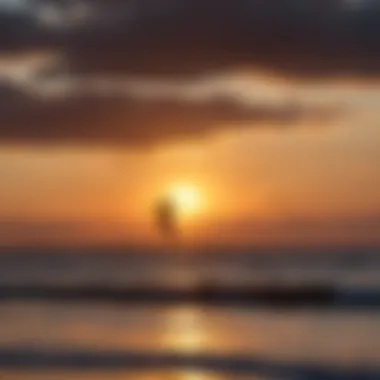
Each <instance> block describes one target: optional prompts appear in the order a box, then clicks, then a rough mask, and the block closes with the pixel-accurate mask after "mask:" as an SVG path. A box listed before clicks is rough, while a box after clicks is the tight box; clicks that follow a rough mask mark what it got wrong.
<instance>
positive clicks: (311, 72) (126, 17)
mask: <svg viewBox="0 0 380 380" xmlns="http://www.w3.org/2000/svg"><path fill="white" fill-rule="evenodd" d="M6 3H9V4H10V2H9V1H8V2H5V4H6ZM23 3H24V6H21V5H19V6H18V7H16V6H13V7H11V6H10V5H8V6H4V5H3V6H2V7H0V36H1V37H0V49H1V50H2V51H10V50H12V49H13V50H14V49H29V50H31V49H43V48H49V49H56V50H58V51H60V52H61V53H62V54H63V55H64V56H65V58H66V59H67V63H68V65H69V66H70V68H71V70H73V71H74V72H79V73H83V72H85V73H88V72H96V73H110V72H111V73H114V72H115V71H119V72H123V73H128V74H131V73H132V74H133V73H138V74H166V75H174V74H177V75H188V74H194V73H204V72H210V71H217V70H226V69H234V68H236V67H241V66H244V67H246V66H248V67H253V68H261V69H265V70H273V71H276V72H278V73H281V74H284V75H293V76H301V77H302V76H326V75H364V76H374V75H376V76H377V75H378V74H379V72H380V40H379V35H380V22H379V21H380V6H379V3H378V2H376V1H362V2H355V3H354V2H352V1H347V0H270V1H266V0H234V1H231V0H202V1H194V0H127V1H120V0H111V1H100V0H82V1H80V0H79V1H65V2H64V1H60V0H35V1H32V0H29V1H28V0H25V1H24V2H23ZM0 5H1V3H0Z"/></svg>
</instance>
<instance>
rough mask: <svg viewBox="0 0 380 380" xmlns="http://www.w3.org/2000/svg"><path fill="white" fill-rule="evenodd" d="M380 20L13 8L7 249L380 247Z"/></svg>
mask: <svg viewBox="0 0 380 380" xmlns="http://www.w3.org/2000/svg"><path fill="white" fill-rule="evenodd" d="M379 21H380V4H379V2H376V1H369V0H367V1H365V0H362V1H359V0H358V1H348V0H346V1H344V0H328V1H322V0H271V1H269V0H265V1H264V0H256V1H254V0H229V1H228V0H218V1H217V0H202V1H196V0H193V1H190V0H154V1H153V0H128V1H117V0H113V1H100V0H87V1H86V0H83V1H81V0H78V1H58V0H39V1H32V0H0V181H1V186H0V246H1V245H20V244H21V245H22V244H59V245H60V244H120V243H126V244H160V237H159V236H158V233H157V230H156V228H155V225H154V223H153V220H152V206H153V205H154V202H155V201H156V200H157V198H158V197H160V196H162V195H163V194H165V193H166V192H167V191H170V189H171V188H173V187H177V188H178V187H182V188H184V187H185V188H187V189H191V190H192V191H195V192H196V196H197V201H196V202H195V203H196V204H194V205H193V206H189V207H188V209H187V210H185V211H184V213H183V216H182V220H181V223H182V224H183V239H184V240H187V241H191V242H192V243H194V244H232V245H254V244H260V245H261V244H264V245H281V246H288V245H289V246H290V245H311V246H315V245H317V246H319V245H336V244H338V245H348V246H349V245H357V244H359V245H361V244H363V245H373V246H378V245H379V244H380V127H379V123H380V82H379V78H380V39H379V36H380V22H379Z"/></svg>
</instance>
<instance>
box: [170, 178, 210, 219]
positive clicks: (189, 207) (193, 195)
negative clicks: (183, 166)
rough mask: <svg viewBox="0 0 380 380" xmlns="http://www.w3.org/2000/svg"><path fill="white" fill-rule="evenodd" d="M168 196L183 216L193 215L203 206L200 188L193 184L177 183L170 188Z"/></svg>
mask: <svg viewBox="0 0 380 380" xmlns="http://www.w3.org/2000/svg"><path fill="white" fill-rule="evenodd" d="M168 196H169V197H170V199H172V200H173V202H174V203H175V204H176V207H177V209H178V212H179V213H180V214H181V215H182V216H186V217H189V216H193V215H195V214H197V213H198V212H199V211H200V209H201V208H202V196H201V191H200V189H199V188H198V187H197V186H195V185H192V184H176V185H172V186H171V187H170V188H169V191H168Z"/></svg>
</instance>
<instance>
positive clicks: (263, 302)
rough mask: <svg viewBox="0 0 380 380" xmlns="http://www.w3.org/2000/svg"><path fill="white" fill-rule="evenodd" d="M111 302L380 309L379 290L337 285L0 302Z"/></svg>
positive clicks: (46, 290)
mask: <svg viewBox="0 0 380 380" xmlns="http://www.w3.org/2000/svg"><path fill="white" fill-rule="evenodd" d="M10 300H19V301H57V302H112V303H125V304H165V303H175V304H181V303H186V304H188V303H197V304H206V305H213V306H220V307H223V306H226V307H229V306H235V307H238V306H241V307H275V308H276V307H277V308H302V307H308V308H334V309H349V310H356V309H357V310H360V309H365V310H380V289H369V288H366V289H360V288H350V289H349V288H340V287H337V286H334V285H326V284H317V285H304V286H302V285H299V286H279V285H273V286H258V287H254V288H252V287H250V288H249V287H244V288H237V287H231V288H226V287H223V288H222V287H216V286H212V285H207V284H203V285H200V286H196V287H192V288H188V289H181V288H179V289H176V288H156V287H125V288H123V287H105V286H79V287H63V286H60V287H59V286H58V287H57V286H36V285H31V286H26V285H25V286H17V285H15V286H9V285H2V286H1V285H0V301H3V302H4V301H10Z"/></svg>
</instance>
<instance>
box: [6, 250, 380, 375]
mask: <svg viewBox="0 0 380 380" xmlns="http://www.w3.org/2000/svg"><path fill="white" fill-rule="evenodd" d="M379 274H380V259H378V255H377V252H354V253H352V252H351V253H339V254H336V253H324V254H321V255H319V256H318V255H309V256H306V258H305V257H304V256H302V255H298V256H294V255H290V254H289V253H282V254H278V255H272V256H271V257H270V258H269V259H268V258H267V257H266V256H265V255H264V256H259V257H258V256H257V255H254V254H247V253H246V254H245V255H244V256H241V255H236V254H226V253H224V254H220V255H210V256H207V257H206V256H202V257H200V256H196V257H191V258H189V257H186V258H181V259H179V258H178V257H177V258H173V257H169V256H165V257H164V256H158V255H148V254H146V255H143V254H133V255H113V254H109V255H105V254H100V253H99V254H96V255H95V254H91V253H86V254H66V253H62V254H57V253H54V254H49V253H46V254H40V253H39V254H36V253H28V254H27V255H24V254H12V255H6V254H5V255H4V254H3V255H1V256H0V285H3V286H4V285H9V284H16V285H17V284H23V285H28V284H40V285H43V286H46V287H48V286H51V285H57V284H59V285H62V286H77V287H78V286H83V285H89V284H90V285H97V286H111V285H112V286H116V287H121V286H123V287H125V286H128V285H131V284H149V285H150V286H156V285H162V284H166V285H168V286H184V287H191V286H193V285H194V284H197V283H199V282H202V281H207V282H208V283H214V284H220V285H221V286H222V285H226V284H229V285H244V286H248V284H250V285H252V284H257V283H273V282H276V283H278V284H281V283H284V284H287V283H290V282H291V283H297V284H303V283H309V282H313V283H314V282H318V283H332V284H334V285H336V286H339V287H340V288H341V289H342V292H344V291H346V290H349V289H359V288H360V289H362V290H365V289H366V288H369V287H370V288H371V289H380V276H379ZM205 361H206V362H205ZM120 362H121V363H122V364H120ZM31 363H32V364H34V366H35V367H34V368H31ZM78 363H79V364H78ZM83 363H84V364H83ZM136 363H138V364H136ZM379 369H380V311H377V310H376V309H374V310H365V311H364V310H339V309H334V308H331V309H328V308H327V309H323V310H322V309H320V310H296V309H294V310H284V311H279V310H276V311H275V310H270V309H263V308H248V307H245V308H244V307H241V308H231V307H223V308H217V307H211V306H199V305H198V306H197V305H190V304H189V305H186V304H181V305H166V306H152V305H140V306H135V307H133V306H131V305H129V306H128V305H122V304H112V303H107V304H101V303H83V302H82V303H79V302H72V303H65V304H61V303H59V302H20V301H12V300H11V299H7V300H3V301H1V302H0V379H20V380H21V379H22V380H25V379H26V380H29V379H38V380H39V379H42V380H44V379H49V380H55V379H59V380H60V379H80V380H87V379H95V380H97V379H102V380H103V379H111V380H113V379H126V380H127V379H128V380H129V379H144V380H145V379H152V380H154V379H178V380H182V379H183V380H212V379H215V380H221V379H238V380H240V379H304V378H305V379H314V378H315V379H323V378H326V379H330V378H331V379H335V378H337V379H338V378H339V379H345V378H355V379H356V378H357V379H366V378H373V379H379V378H380V377H379V373H380V371H378V370H379ZM313 376H314V377H313ZM355 376H356V377H355Z"/></svg>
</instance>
